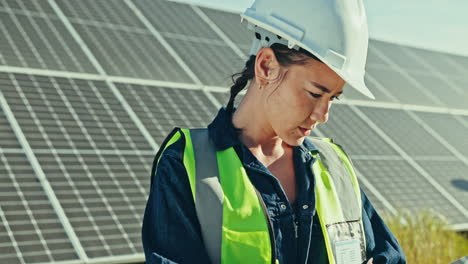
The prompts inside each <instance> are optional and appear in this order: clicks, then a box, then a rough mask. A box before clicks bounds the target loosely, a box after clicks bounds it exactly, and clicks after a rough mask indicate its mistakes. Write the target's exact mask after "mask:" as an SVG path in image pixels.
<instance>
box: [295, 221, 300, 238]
mask: <svg viewBox="0 0 468 264" xmlns="http://www.w3.org/2000/svg"><path fill="white" fill-rule="evenodd" d="M298 226H299V223H298V221H297V220H294V234H295V235H296V240H297V239H298V238H299V233H298V230H297V229H298Z"/></svg>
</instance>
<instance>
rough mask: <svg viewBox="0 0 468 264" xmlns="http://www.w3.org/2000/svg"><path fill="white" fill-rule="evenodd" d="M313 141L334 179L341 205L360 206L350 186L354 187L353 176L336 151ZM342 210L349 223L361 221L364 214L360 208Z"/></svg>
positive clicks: (327, 144) (321, 142) (319, 140)
mask: <svg viewBox="0 0 468 264" xmlns="http://www.w3.org/2000/svg"><path fill="white" fill-rule="evenodd" d="M311 139H312V142H313V143H314V145H315V146H317V147H318V149H319V150H320V153H319V155H320V160H322V163H323V165H324V166H325V168H326V169H327V170H328V172H329V173H330V175H332V177H333V183H334V184H335V188H336V192H337V193H338V194H339V195H338V199H339V200H340V204H342V205H345V204H349V205H360V204H361V202H360V201H358V200H357V197H356V192H355V191H354V189H353V188H350V186H353V185H354V184H353V182H352V180H351V176H350V175H349V172H348V170H347V169H346V167H345V165H344V163H343V161H341V159H340V157H339V156H338V154H337V153H336V151H335V150H334V149H333V148H332V146H330V143H328V142H325V141H323V140H321V139H317V138H311ZM341 209H342V211H343V217H344V218H345V219H346V220H347V221H353V220H359V219H361V216H362V212H361V208H360V206H344V207H342V208H341Z"/></svg>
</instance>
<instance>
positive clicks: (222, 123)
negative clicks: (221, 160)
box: [208, 107, 319, 153]
mask: <svg viewBox="0 0 468 264" xmlns="http://www.w3.org/2000/svg"><path fill="white" fill-rule="evenodd" d="M208 133H209V135H210V138H211V140H213V143H214V146H215V148H216V150H217V151H222V150H225V149H228V148H230V147H234V146H237V145H242V142H241V141H240V140H239V134H240V131H239V130H238V129H237V128H235V127H234V126H233V125H232V113H229V112H228V111H226V109H225V108H224V107H223V108H221V109H220V110H219V111H218V114H217V115H216V117H215V119H214V120H213V122H211V124H209V125H208ZM298 148H299V150H301V152H304V153H309V152H319V150H318V149H317V147H316V146H315V145H314V144H312V142H311V141H310V140H308V139H307V138H305V140H304V142H303V143H302V144H301V145H300V146H299V147H298Z"/></svg>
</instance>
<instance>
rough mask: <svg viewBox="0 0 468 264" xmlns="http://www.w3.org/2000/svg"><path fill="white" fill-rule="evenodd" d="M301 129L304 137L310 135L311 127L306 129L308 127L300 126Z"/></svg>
mask: <svg viewBox="0 0 468 264" xmlns="http://www.w3.org/2000/svg"><path fill="white" fill-rule="evenodd" d="M299 130H301V133H302V135H303V136H304V137H307V136H309V135H310V129H306V128H303V127H299Z"/></svg>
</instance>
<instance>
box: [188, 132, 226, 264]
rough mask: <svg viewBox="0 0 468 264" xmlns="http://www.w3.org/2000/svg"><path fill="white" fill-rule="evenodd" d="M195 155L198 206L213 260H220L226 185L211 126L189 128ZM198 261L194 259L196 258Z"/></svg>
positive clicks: (209, 252)
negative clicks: (220, 170) (222, 176)
mask: <svg viewBox="0 0 468 264" xmlns="http://www.w3.org/2000/svg"><path fill="white" fill-rule="evenodd" d="M190 136H191V137H192V144H193V152H194V155H195V179H196V181H195V209H196V211H197V217H198V220H199V221H200V226H201V232H202V236H203V241H204V243H205V247H206V249H207V252H208V256H209V257H210V259H211V263H213V264H218V263H221V245H222V231H223V196H224V195H223V189H222V187H221V183H220V181H219V171H218V160H217V158H216V150H215V147H214V145H213V142H211V140H210V138H209V135H208V129H206V128H199V129H190ZM194 261H195V260H194Z"/></svg>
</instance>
